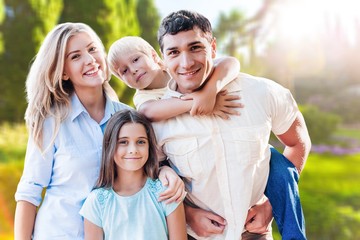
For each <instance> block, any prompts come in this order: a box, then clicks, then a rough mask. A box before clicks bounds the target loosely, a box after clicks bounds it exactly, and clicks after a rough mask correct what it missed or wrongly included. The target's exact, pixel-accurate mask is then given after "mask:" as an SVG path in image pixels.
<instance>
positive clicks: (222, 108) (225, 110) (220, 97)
mask: <svg viewBox="0 0 360 240" xmlns="http://www.w3.org/2000/svg"><path fill="white" fill-rule="evenodd" d="M239 99H240V97H239V96H237V95H231V94H228V92H227V91H226V90H224V91H221V92H219V93H218V94H217V96H216V104H215V107H214V111H213V114H214V115H216V116H219V117H221V118H223V119H229V115H240V112H239V111H237V110H235V108H243V107H244V105H243V104H242V103H239V102H236V100H239Z"/></svg>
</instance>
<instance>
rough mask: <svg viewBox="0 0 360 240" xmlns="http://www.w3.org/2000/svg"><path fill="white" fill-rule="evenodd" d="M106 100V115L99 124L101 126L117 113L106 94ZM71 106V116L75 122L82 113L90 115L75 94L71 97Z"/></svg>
mask: <svg viewBox="0 0 360 240" xmlns="http://www.w3.org/2000/svg"><path fill="white" fill-rule="evenodd" d="M105 100H106V102H105V114H104V117H103V119H102V120H101V122H100V123H99V124H100V125H102V124H104V123H106V122H107V121H108V120H109V118H110V117H111V116H112V115H113V114H114V113H115V112H116V111H115V107H114V104H113V102H112V100H111V99H110V98H109V96H107V95H106V94H105ZM71 106H72V111H71V114H70V116H71V121H74V120H75V118H77V117H78V116H79V115H80V114H82V113H86V114H88V112H87V110H86V108H85V107H84V105H83V104H82V103H81V102H80V99H79V98H78V96H77V95H76V93H75V92H74V93H73V94H72V95H71Z"/></svg>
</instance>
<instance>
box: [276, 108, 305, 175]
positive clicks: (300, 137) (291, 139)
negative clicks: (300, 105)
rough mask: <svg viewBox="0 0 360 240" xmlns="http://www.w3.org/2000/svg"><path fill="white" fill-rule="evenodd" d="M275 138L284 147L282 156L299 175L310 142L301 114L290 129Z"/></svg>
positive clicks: (299, 113)
mask: <svg viewBox="0 0 360 240" xmlns="http://www.w3.org/2000/svg"><path fill="white" fill-rule="evenodd" d="M277 138H278V139H279V140H280V141H281V142H282V143H283V144H284V145H285V149H284V152H283V154H284V156H285V157H286V158H287V159H289V160H290V161H291V162H292V163H293V164H294V165H295V167H296V168H297V170H298V172H299V173H301V171H302V170H303V168H304V166H305V163H306V159H307V157H308V156H309V153H310V149H311V140H310V136H309V133H308V130H307V127H306V124H305V120H304V117H303V115H302V114H301V112H298V115H297V117H296V119H295V121H294V122H293V123H292V125H291V126H290V128H289V129H288V130H287V131H286V132H285V133H283V134H281V135H277Z"/></svg>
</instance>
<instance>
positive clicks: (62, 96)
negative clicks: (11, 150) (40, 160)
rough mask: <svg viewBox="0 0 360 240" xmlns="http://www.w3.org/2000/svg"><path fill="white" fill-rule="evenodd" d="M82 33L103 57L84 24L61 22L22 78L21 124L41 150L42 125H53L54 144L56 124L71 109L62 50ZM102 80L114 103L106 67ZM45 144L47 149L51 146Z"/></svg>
mask: <svg viewBox="0 0 360 240" xmlns="http://www.w3.org/2000/svg"><path fill="white" fill-rule="evenodd" d="M80 32H85V33H87V34H89V36H90V37H91V38H92V39H93V40H94V41H95V42H96V44H97V45H98V46H99V47H100V48H102V51H103V52H104V57H105V58H106V52H105V48H104V45H103V44H102V42H101V40H100V38H99V37H98V35H97V34H96V33H95V32H94V30H93V29H92V28H90V27H89V26H88V25H86V24H84V23H70V22H68V23H62V24H59V25H57V26H56V27H55V28H54V29H53V30H52V31H50V32H49V33H48V34H47V36H46V37H45V39H44V41H43V43H42V45H41V47H40V49H39V51H38V53H37V55H36V56H35V57H34V59H33V62H32V64H31V68H30V71H29V73H28V76H27V79H26V93H27V101H28V106H27V109H26V112H25V121H26V124H27V127H28V129H29V132H30V137H32V138H33V139H34V141H35V143H36V145H37V146H38V147H39V148H40V149H41V150H43V151H44V149H43V147H44V146H43V145H42V140H43V131H42V129H43V124H44V121H45V119H46V118H47V117H50V116H51V117H53V118H54V122H55V126H54V134H53V136H52V141H51V143H52V142H53V141H54V139H55V137H56V135H57V132H58V130H59V127H60V123H61V122H62V121H63V120H64V119H65V118H66V117H67V116H68V114H69V111H70V108H71V105H70V104H71V100H70V96H71V94H72V93H73V92H74V88H73V85H72V83H71V81H64V80H63V79H62V77H63V73H64V64H65V54H66V53H65V51H66V45H67V43H68V41H69V39H70V38H71V37H72V36H74V35H76V34H78V33H80ZM105 67H106V70H105V73H106V81H104V84H103V88H104V92H105V94H107V95H109V97H111V98H112V99H114V100H117V96H116V94H115V91H114V90H113V89H112V88H111V86H110V84H109V80H110V77H111V74H110V71H109V69H108V67H107V66H105ZM51 143H49V146H50V145H51Z"/></svg>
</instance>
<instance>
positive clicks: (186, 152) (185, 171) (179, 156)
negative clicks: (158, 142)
mask: <svg viewBox="0 0 360 240" xmlns="http://www.w3.org/2000/svg"><path fill="white" fill-rule="evenodd" d="M165 152H166V155H167V156H168V157H169V158H170V160H171V162H172V164H174V165H175V167H176V168H177V170H178V174H179V175H181V176H183V177H189V178H194V179H196V178H198V177H200V175H201V173H202V170H203V166H202V164H201V159H200V158H199V146H198V142H197V139H196V138H186V139H177V140H173V141H170V142H167V143H165Z"/></svg>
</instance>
